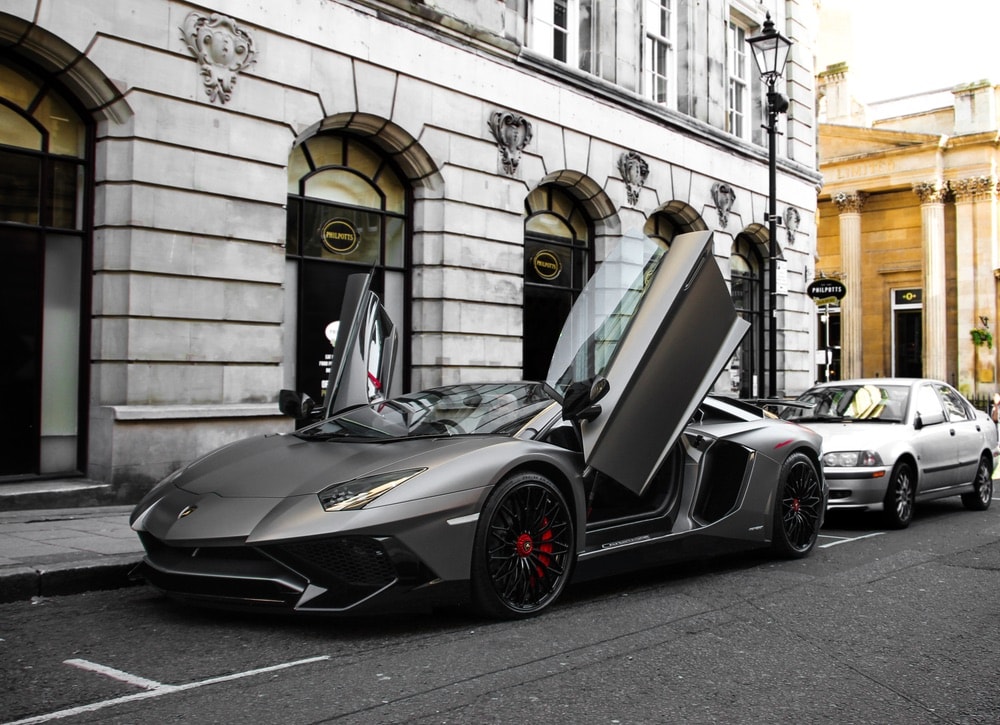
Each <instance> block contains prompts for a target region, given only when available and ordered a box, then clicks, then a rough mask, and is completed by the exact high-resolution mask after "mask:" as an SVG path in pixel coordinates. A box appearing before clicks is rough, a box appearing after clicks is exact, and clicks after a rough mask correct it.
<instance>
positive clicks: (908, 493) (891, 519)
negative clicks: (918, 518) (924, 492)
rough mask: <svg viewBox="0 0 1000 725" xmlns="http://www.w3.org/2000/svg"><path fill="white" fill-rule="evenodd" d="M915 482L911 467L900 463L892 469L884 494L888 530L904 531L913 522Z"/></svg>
mask: <svg viewBox="0 0 1000 725" xmlns="http://www.w3.org/2000/svg"><path fill="white" fill-rule="evenodd" d="M916 495H917V481H916V478H915V477H914V475H913V467H912V466H910V464H909V463H907V462H906V461H901V462H900V463H897V464H896V467H895V468H893V469H892V475H891V476H889V487H888V488H887V489H886V492H885V500H884V502H883V503H884V508H885V512H884V515H885V524H886V526H888V527H889V528H890V529H905V528H906V527H907V526H909V525H910V522H911V521H913V510H914V508H915V505H916Z"/></svg>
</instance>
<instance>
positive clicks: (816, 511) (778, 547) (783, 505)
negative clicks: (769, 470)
mask: <svg viewBox="0 0 1000 725" xmlns="http://www.w3.org/2000/svg"><path fill="white" fill-rule="evenodd" d="M778 480H779V484H778V496H779V499H778V503H777V506H775V510H774V538H773V544H772V546H773V547H774V550H775V551H776V552H777V553H778V554H780V555H781V556H788V557H796V558H797V557H800V556H805V555H806V554H808V553H809V552H810V551H812V548H813V546H815V545H816V537H817V536H818V535H819V529H820V526H821V525H822V523H823V486H822V484H821V483H820V477H819V473H818V472H817V470H816V465H815V464H814V463H813V462H812V460H811V459H810V458H809V457H808V456H806V455H805V454H803V453H793V454H792V455H790V456H789V457H788V460H786V461H785V463H784V465H783V466H782V467H781V476H780V477H779V479H778Z"/></svg>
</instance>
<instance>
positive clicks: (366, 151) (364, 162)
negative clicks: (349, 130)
mask: <svg viewBox="0 0 1000 725" xmlns="http://www.w3.org/2000/svg"><path fill="white" fill-rule="evenodd" d="M344 165H345V166H350V167H351V168H352V169H354V170H355V171H360V172H361V173H362V174H364V175H365V176H367V177H368V178H369V179H374V178H375V177H376V176H378V170H379V167H380V166H382V159H381V157H380V156H379V155H378V154H376V153H375V152H374V151H372V150H371V149H370V148H368V147H367V146H365V145H364V144H362V143H359V142H357V141H355V140H353V139H350V140H348V142H347V159H346V161H345V164H344Z"/></svg>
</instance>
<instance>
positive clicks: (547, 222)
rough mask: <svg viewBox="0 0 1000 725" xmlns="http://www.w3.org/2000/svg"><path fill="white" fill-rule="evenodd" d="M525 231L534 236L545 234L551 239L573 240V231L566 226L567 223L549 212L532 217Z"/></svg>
mask: <svg viewBox="0 0 1000 725" xmlns="http://www.w3.org/2000/svg"><path fill="white" fill-rule="evenodd" d="M524 229H525V231H528V232H531V233H533V234H545V235H547V236H550V237H562V238H563V239H570V240H572V239H573V231H572V230H571V229H570V228H569V227H568V226H567V225H566V222H564V221H563V220H562V219H561V218H559V217H558V216H556V215H555V214H550V213H548V212H543V213H541V214H535V215H534V216H532V217H531V218H530V219H528V221H527V222H526V223H525V225H524Z"/></svg>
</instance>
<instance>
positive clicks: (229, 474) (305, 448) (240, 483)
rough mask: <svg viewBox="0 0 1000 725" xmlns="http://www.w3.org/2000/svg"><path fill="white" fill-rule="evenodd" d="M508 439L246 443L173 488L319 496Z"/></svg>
mask: <svg viewBox="0 0 1000 725" xmlns="http://www.w3.org/2000/svg"><path fill="white" fill-rule="evenodd" d="M498 440H504V439H503V438H500V437H496V438H493V437H488V436H481V437H476V438H472V437H455V438H408V439H399V440H393V441H386V442H380V443H373V442H357V443H355V442H351V441H345V440H332V441H322V440H312V441H310V440H304V439H302V438H299V437H298V436H295V435H269V436H260V437H256V438H248V439H246V440H242V441H239V442H237V443H234V444H232V445H229V446H226V447H225V448H220V449H219V450H217V451H215V452H214V453H210V454H209V455H207V456H205V457H204V458H202V459H200V460H198V461H196V462H195V463H193V464H191V465H190V466H188V467H187V468H186V469H184V470H183V471H182V472H181V473H180V474H179V475H178V477H177V478H175V479H174V480H173V485H174V486H176V487H177V488H180V489H182V490H184V491H187V492H188V493H192V494H196V495H206V494H214V495H216V496H220V497H222V498H287V497H290V496H302V495H305V494H315V493H319V492H320V491H322V490H323V489H325V488H327V487H328V486H330V485H332V484H334V483H339V482H342V481H350V480H353V479H355V478H362V477H364V476H369V475H373V474H376V473H381V472H389V471H394V470H399V469H401V468H425V467H426V468H432V467H434V466H436V465H440V464H441V462H442V461H444V460H446V459H450V458H454V457H456V456H458V455H462V454H463V453H466V452H469V451H471V450H475V449H481V448H483V447H484V446H487V445H490V444H492V443H495V442H496V441H498Z"/></svg>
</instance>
